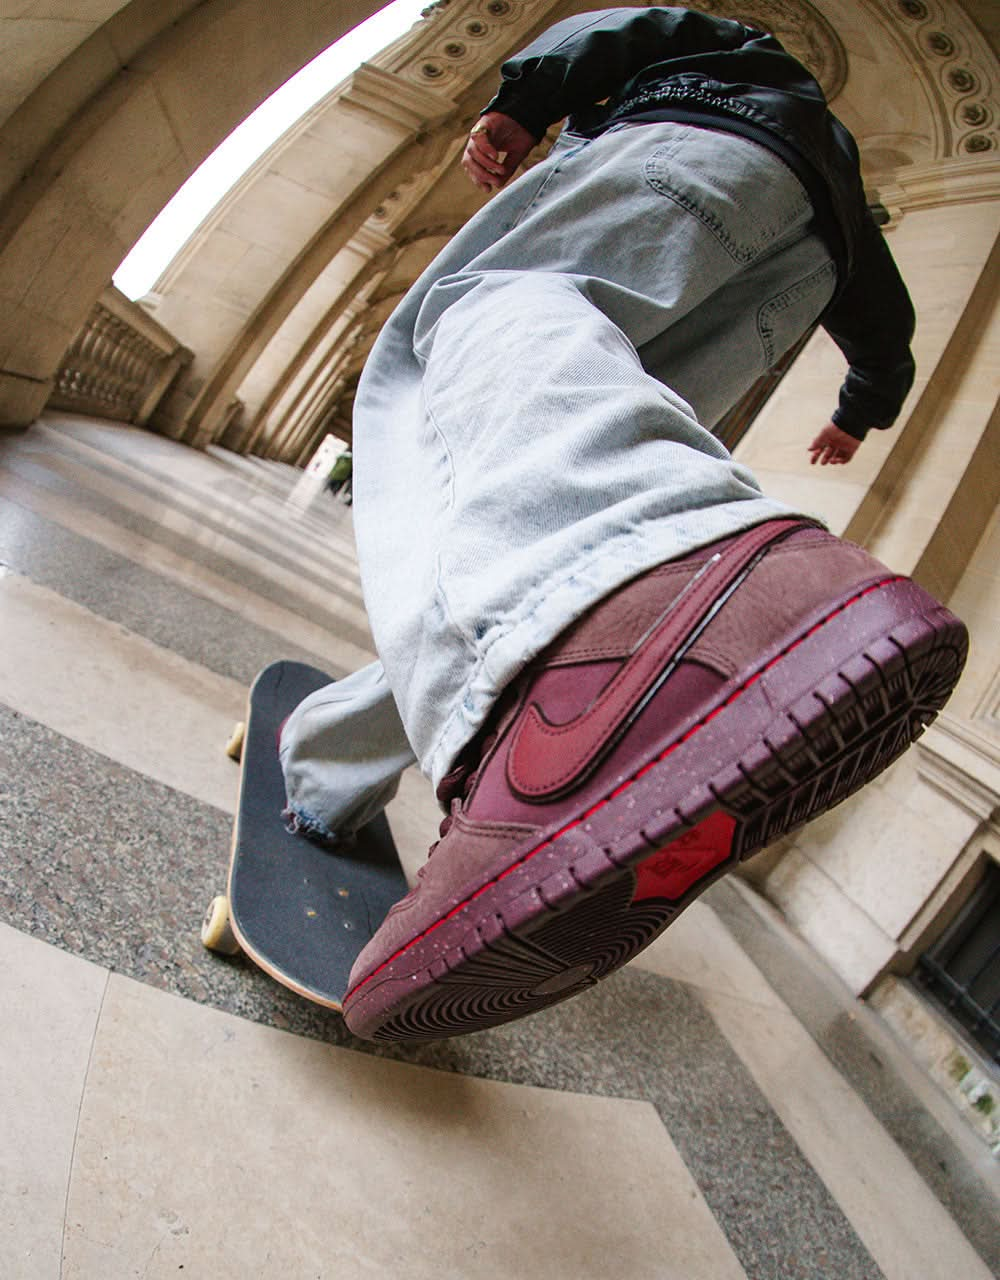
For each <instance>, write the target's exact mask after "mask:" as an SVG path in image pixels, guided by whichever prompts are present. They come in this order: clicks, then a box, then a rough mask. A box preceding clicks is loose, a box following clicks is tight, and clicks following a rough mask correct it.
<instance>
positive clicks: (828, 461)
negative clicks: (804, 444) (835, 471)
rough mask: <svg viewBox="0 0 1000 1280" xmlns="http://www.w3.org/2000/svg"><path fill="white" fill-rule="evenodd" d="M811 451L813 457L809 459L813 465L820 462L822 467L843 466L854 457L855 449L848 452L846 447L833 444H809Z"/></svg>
mask: <svg viewBox="0 0 1000 1280" xmlns="http://www.w3.org/2000/svg"><path fill="white" fill-rule="evenodd" d="M809 452H810V453H811V454H812V457H811V458H810V459H809V461H810V463H811V464H812V466H815V465H816V463H817V462H818V463H819V464H820V466H821V467H827V466H834V467H836V466H842V465H843V464H844V463H845V462H850V460H851V459H852V458H853V457H854V453H853V451H851V452H848V450H846V449H838V448H837V447H836V446H835V445H831V444H823V445H821V444H813V445H810V446H809Z"/></svg>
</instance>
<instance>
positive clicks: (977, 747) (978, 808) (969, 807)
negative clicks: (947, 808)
mask: <svg viewBox="0 0 1000 1280" xmlns="http://www.w3.org/2000/svg"><path fill="white" fill-rule="evenodd" d="M915 750H916V763H917V773H918V774H919V775H920V777H921V778H923V779H924V781H925V782H928V783H930V785H931V786H933V787H934V788H935V789H936V790H938V791H940V792H942V793H943V794H944V795H945V796H947V797H948V799H949V800H951V801H952V802H953V803H955V804H957V805H959V806H960V807H961V808H963V809H965V810H966V811H967V812H968V813H971V814H972V815H973V816H974V817H975V818H977V819H979V821H980V822H987V821H990V820H991V819H992V818H993V816H994V815H995V814H996V813H997V811H998V809H1000V742H998V741H997V740H996V739H994V738H992V737H990V736H987V735H986V734H984V733H981V732H979V731H978V730H977V729H976V728H975V727H974V726H973V725H971V724H968V723H966V722H963V721H959V720H957V719H953V718H952V717H950V716H948V715H941V716H939V717H938V718H937V720H936V721H935V722H934V724H933V725H931V727H930V728H929V729H928V730H927V731H926V733H925V734H924V735H923V737H922V738H920V739H919V740H918V742H917V743H916V748H915Z"/></svg>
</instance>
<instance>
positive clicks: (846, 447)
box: [809, 422, 861, 467]
mask: <svg viewBox="0 0 1000 1280" xmlns="http://www.w3.org/2000/svg"><path fill="white" fill-rule="evenodd" d="M860 443H861V441H860V440H856V439H855V438H854V437H853V436H849V435H848V434H847V433H846V432H845V431H841V430H840V428H839V427H836V426H834V424H833V423H832V422H831V423H828V424H827V425H826V426H825V427H824V428H823V430H822V431H821V432H820V433H819V435H818V436H817V437H816V439H815V440H814V441H813V442H812V444H811V445H810V446H809V453H810V455H811V456H810V458H809V461H810V463H811V465H812V466H815V465H816V463H817V462H818V463H819V464H820V466H821V467H827V466H843V464H844V463H846V462H850V460H851V459H852V458H853V457H854V455H855V453H856V452H857V450H858V446H859V445H860Z"/></svg>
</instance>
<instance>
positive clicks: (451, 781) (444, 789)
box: [427, 733, 500, 857]
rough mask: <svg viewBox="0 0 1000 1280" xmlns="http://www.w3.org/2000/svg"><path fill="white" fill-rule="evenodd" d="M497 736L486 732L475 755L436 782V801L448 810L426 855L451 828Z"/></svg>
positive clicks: (429, 854)
mask: <svg viewBox="0 0 1000 1280" xmlns="http://www.w3.org/2000/svg"><path fill="white" fill-rule="evenodd" d="M499 736H500V735H499V734H498V733H490V734H487V736H486V737H485V738H483V740H482V742H481V743H479V744H477V748H476V751H475V755H474V756H473V757H472V758H471V759H467V760H466V761H465V762H464V763H461V764H458V765H456V767H455V768H454V769H452V771H451V773H449V774H447V775H446V776H445V777H444V778H442V779H441V782H440V783H439V784H438V789H437V798H438V801H439V803H440V804H441V807H442V808H445V807H447V810H448V812H447V813H446V814H445V816H444V817H443V818H442V819H441V825H440V827H439V828H438V839H437V840H435V842H434V843H433V844H432V845H431V847H430V850H429V852H428V854H427V856H428V857H430V856H431V855H432V854H433V853H434V850H435V849H436V848H437V847H438V845H439V844H440V843H441V841H442V840H443V839H444V838H445V836H446V835H447V834H448V832H449V831H450V830H451V828H452V825H453V823H454V821H455V818H456V817H457V815H458V814H459V813H460V812H461V809H462V806H463V805H464V804H465V801H466V800H467V799H468V798H469V796H470V795H471V793H472V789H473V787H474V786H475V785H476V782H477V780H478V778H479V775H480V773H481V772H482V768H483V764H484V762H485V761H486V758H487V756H488V755H489V754H490V752H491V751H492V750H493V747H494V746H495V745H496V741H497V738H498V737H499Z"/></svg>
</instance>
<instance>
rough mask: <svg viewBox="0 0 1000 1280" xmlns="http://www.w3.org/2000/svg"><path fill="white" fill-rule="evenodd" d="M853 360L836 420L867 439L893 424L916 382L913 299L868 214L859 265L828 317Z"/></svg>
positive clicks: (829, 328)
mask: <svg viewBox="0 0 1000 1280" xmlns="http://www.w3.org/2000/svg"><path fill="white" fill-rule="evenodd" d="M822 323H823V327H824V329H826V331H827V333H829V335H830V337H831V338H832V339H833V340H834V342H835V343H836V344H837V346H838V347H839V348H840V350H841V351H842V352H843V354H844V356H845V357H846V358H847V363H848V365H849V366H850V367H849V369H848V371H847V377H846V378H845V380H844V384H843V386H842V387H841V389H840V402H839V404H838V406H837V408H836V409H835V410H834V413H833V421H834V423H835V424H836V426H838V427H840V429H841V430H842V431H846V432H847V434H848V435H852V436H854V437H855V438H856V439H858V440H863V439H864V438H865V434H866V433H867V431H868V430H869V428H871V427H875V428H880V429H883V428H885V427H891V426H892V424H893V423H894V422H895V420H896V418H897V417H898V415H899V411H900V409H901V408H902V406H903V401H904V400H905V399H906V396H907V393H908V392H909V390H910V388H911V387H912V385H913V375H914V363H913V356H912V354H911V352H910V343H911V341H912V340H913V330H914V325H915V317H914V312H913V304H912V302H911V301H910V295H909V293H908V292H907V289H906V285H905V284H904V283H903V280H902V278H901V276H900V274H899V269H898V268H897V266H896V263H895V261H894V260H893V257H892V254H891V253H890V251H889V246H888V245H887V244H886V242H885V238H884V237H883V235H882V233H881V231H879V229H878V227H877V226H876V225H875V222H874V220H873V219H872V218H870V217H869V218H866V219H865V223H864V229H863V231H862V234H861V236H860V239H859V243H858V246H857V250H856V254H855V261H854V269H853V270H852V272H851V275H850V278H849V279H848V281H847V284H846V285H845V287H844V288H843V289H842V290H841V292H840V295H839V296H838V298H837V299H836V301H835V302H834V304H833V306H832V307H830V308H829V309H828V311H827V312H826V314H825V315H824V317H823V321H822Z"/></svg>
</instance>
